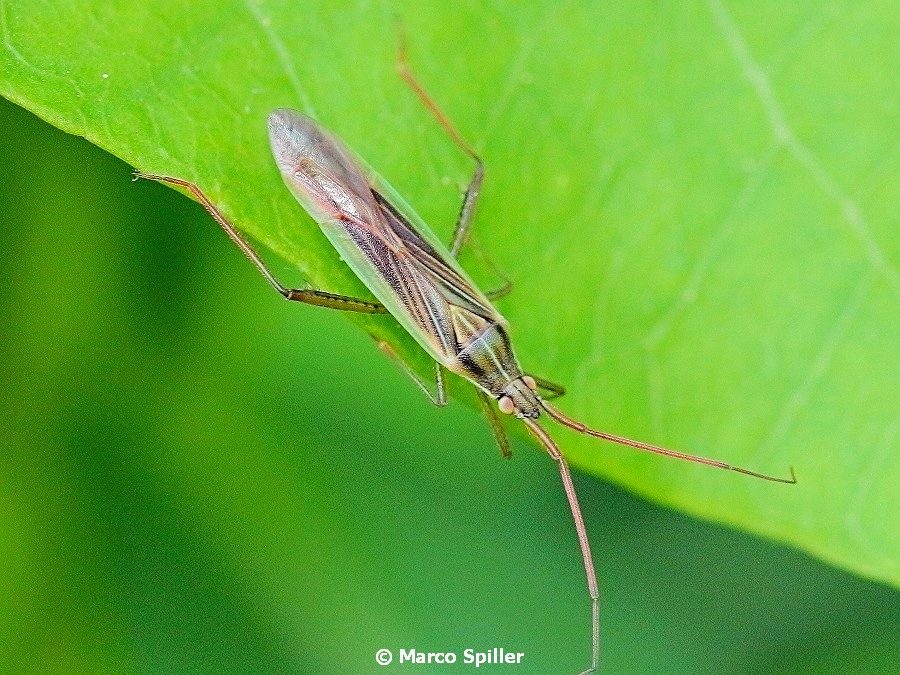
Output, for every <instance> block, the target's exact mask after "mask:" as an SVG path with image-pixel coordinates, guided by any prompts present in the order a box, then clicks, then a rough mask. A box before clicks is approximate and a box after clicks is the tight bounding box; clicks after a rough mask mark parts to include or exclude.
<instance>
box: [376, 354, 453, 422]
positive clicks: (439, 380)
mask: <svg viewBox="0 0 900 675" xmlns="http://www.w3.org/2000/svg"><path fill="white" fill-rule="evenodd" d="M378 348H379V349H380V350H381V351H383V352H384V353H385V354H387V355H388V356H390V357H391V358H392V359H393V360H394V361H396V362H397V365H399V366H400V367H401V368H402V369H403V372H404V373H406V374H407V375H409V377H410V379H411V380H412V381H413V382H415V383H416V386H417V387H418V388H419V389H421V390H422V391H423V392H424V393H425V395H426V396H427V397H428V400H429V401H431V402H432V403H434V404H435V405H436V406H437V407H438V408H443V407H444V406H445V405H447V392H446V391H445V390H444V373H443V371H442V370H441V364H440V363H438V362H437V361H435V362H434V380H435V384H436V385H437V395H436V396H435V395H434V394H432V393H431V390H430V389H429V388H428V383H427V382H426V381H425V380H423V379H422V378H421V377H420V376H419V374H418V373H417V372H416V371H415V370H413V369H412V368H411V367H410V366H409V364H408V363H407V362H406V361H404V360H403V359H401V358H400V356H399V355H398V354H397V352H396V351H394V348H393V347H391V346H390V345H389V344H388V343H387V342H385V341H384V340H378Z"/></svg>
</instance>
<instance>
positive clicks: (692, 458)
mask: <svg viewBox="0 0 900 675" xmlns="http://www.w3.org/2000/svg"><path fill="white" fill-rule="evenodd" d="M541 407H542V408H543V409H544V410H545V411H546V412H547V414H548V415H550V417H552V418H553V419H555V420H556V421H557V422H559V423H560V424H562V425H564V426H567V427H569V428H570V429H574V430H575V431H577V432H579V433H582V434H585V435H587V436H594V437H595V438H603V439H606V440H607V441H612V442H613V443H619V444H621V445H627V446H630V447H632V448H638V449H639V450H647V451H649V452H655V453H656V454H657V455H665V456H666V457H675V458H676V459H684V460H687V461H689V462H697V463H698V464H706V465H707V466H714V467H716V468H719V469H726V470H728V471H737V472H738V473H743V474H746V475H747V476H753V477H754V478H762V479H763V480H770V481H773V482H775V483H789V484H791V485H793V484H794V483H796V482H797V476H796V475H794V467H791V477H790V478H779V477H777V476H769V475H767V474H764V473H757V472H756V471H750V469H743V468H741V467H739V466H733V465H731V464H726V463H725V462H720V461H718V460H715V459H708V458H706V457H698V456H697V455H689V454H687V453H686V452H678V451H676V450H668V449H666V448H660V447H658V446H656V445H650V444H649V443H641V442H640V441H633V440H631V439H630V438H623V437H622V436H615V435H614V434H608V433H606V432H605V431H597V430H596V429H591V428H590V427H588V426H587V425H585V424H582V423H581V422H579V421H578V420H573V419H572V418H571V417H568V416H567V415H565V414H563V413H562V412H560V410H559V409H558V408H555V407H554V406H552V405H550V404H549V403H547V402H546V401H544V400H541Z"/></svg>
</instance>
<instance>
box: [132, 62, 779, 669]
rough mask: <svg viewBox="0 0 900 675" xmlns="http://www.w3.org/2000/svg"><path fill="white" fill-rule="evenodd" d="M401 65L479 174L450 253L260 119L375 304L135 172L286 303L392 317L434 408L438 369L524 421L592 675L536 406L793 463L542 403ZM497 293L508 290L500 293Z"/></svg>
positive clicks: (596, 648)
mask: <svg viewBox="0 0 900 675" xmlns="http://www.w3.org/2000/svg"><path fill="white" fill-rule="evenodd" d="M398 68H399V70H400V73H401V75H402V76H403V77H404V79H405V80H406V81H407V83H408V84H409V85H410V87H411V88H412V89H413V91H414V92H415V93H416V94H417V96H418V97H419V98H420V99H421V100H422V102H423V103H424V104H425V105H426V107H428V109H429V110H430V111H431V112H432V114H433V115H434V116H435V117H436V119H437V121H438V122H439V123H440V124H441V126H442V127H443V128H444V129H445V130H446V132H447V133H448V134H449V136H450V137H451V138H452V139H453V141H454V142H455V143H456V145H457V146H458V147H459V148H460V149H461V150H462V151H463V152H465V153H466V154H467V155H469V157H471V158H472V159H473V160H474V162H475V172H474V174H473V177H472V179H471V181H470V183H469V185H468V188H467V189H466V192H465V196H464V197H463V202H462V207H461V209H460V213H459V217H458V219H457V223H456V228H455V232H454V235H453V240H452V243H451V244H450V247H449V248H447V247H445V246H444V245H443V244H442V243H441V241H440V240H439V239H438V238H437V237H436V236H435V235H434V234H433V233H432V232H431V230H430V229H429V228H428V226H427V225H426V224H425V223H424V222H423V221H422V220H421V218H419V217H418V216H417V215H416V214H415V212H414V211H413V210H412V209H411V208H409V207H408V206H407V205H406V203H405V202H404V201H403V200H402V199H401V198H400V197H399V196H398V195H397V194H396V193H395V192H394V191H393V190H392V189H391V188H390V186H389V185H388V184H387V183H386V182H384V181H383V180H382V179H381V178H379V177H378V176H377V175H376V174H375V173H374V172H373V171H371V170H370V169H369V168H368V167H367V165H366V164H365V163H364V162H362V161H361V160H360V159H358V158H357V157H356V156H355V155H354V154H353V153H352V152H351V151H350V150H349V149H348V148H347V147H346V146H345V145H344V144H343V143H342V142H341V141H340V140H339V139H338V138H337V137H336V136H334V135H333V134H331V133H329V132H328V131H326V130H325V129H323V128H322V127H321V126H320V125H319V123H318V122H316V121H315V120H313V119H312V118H310V117H308V116H306V115H304V114H302V113H299V112H296V111H293V110H289V109H279V110H275V111H274V112H272V113H271V115H269V119H268V128H269V139H270V143H271V148H272V153H273V155H274V158H275V161H276V163H277V165H278V167H279V169H280V171H281V175H282V178H283V179H284V182H285V183H286V185H287V187H288V188H289V189H290V191H291V192H292V193H293V195H294V196H295V197H296V198H297V200H298V201H299V202H300V204H301V205H302V206H303V208H304V209H305V210H306V211H307V212H308V213H309V214H310V215H311V216H312V217H313V219H315V220H316V222H317V223H318V224H319V225H320V226H321V228H322V231H323V232H324V233H325V235H326V236H327V237H328V239H329V240H330V241H331V243H332V244H333V245H334V247H335V248H336V249H337V251H338V252H339V253H340V256H341V258H342V259H343V260H344V261H345V262H346V263H347V264H348V265H349V266H350V268H351V269H352V270H353V272H355V273H356V275H357V276H358V277H359V278H360V280H361V281H362V282H363V283H364V284H365V285H366V287H367V288H368V289H369V290H370V291H371V292H372V294H373V295H374V296H375V298H376V299H377V301H371V300H365V299H360V298H352V297H346V296H342V295H337V294H334V293H329V292H326V291H322V290H318V289H313V288H300V289H292V288H287V287H285V286H284V285H282V284H281V283H280V282H279V281H278V280H277V279H276V278H275V276H274V275H273V274H272V273H271V271H270V270H269V269H268V267H267V266H266V264H265V263H264V262H263V260H262V258H260V256H259V255H258V254H257V253H256V251H255V250H254V249H253V248H252V247H251V245H250V244H249V243H248V241H247V240H246V239H245V238H244V237H243V235H241V234H240V233H239V232H238V231H237V230H236V229H235V227H234V226H233V225H232V224H231V223H230V222H229V221H228V220H227V219H226V218H225V216H224V215H222V213H221V212H220V211H219V210H218V209H217V208H216V207H215V205H214V204H213V203H212V202H211V201H210V200H209V199H208V198H207V197H206V196H205V195H204V194H203V192H202V191H201V190H200V188H199V187H197V186H196V185H194V184H193V183H190V182H188V181H186V180H182V179H180V178H173V177H170V176H160V175H155V174H148V173H143V172H137V173H136V176H137V177H142V178H150V179H153V180H158V181H161V182H165V183H169V184H171V185H175V186H179V187H182V188H184V189H186V190H188V191H189V192H191V193H192V194H193V195H194V196H195V197H196V198H197V199H198V200H199V201H200V203H201V204H202V205H203V206H204V207H205V208H206V210H207V211H209V213H210V214H211V215H212V216H213V218H215V220H216V221H217V222H218V223H219V225H221V226H222V228H223V229H224V230H225V232H226V233H227V234H228V236H229V237H230V238H231V239H232V241H234V243H235V244H237V246H238V247H239V248H240V249H241V250H242V251H243V252H244V253H245V254H246V255H247V257H248V258H250V260H251V261H252V262H253V264H254V265H256V267H257V268H258V269H259V271H260V272H261V273H262V275H263V276H264V277H265V278H266V280H268V282H269V283H270V284H271V285H272V286H273V287H274V288H275V290H276V291H278V292H279V293H280V294H281V295H282V296H284V297H285V298H286V299H288V300H294V301H299V302H304V303H308V304H312V305H319V306H322V307H330V308H333V309H339V310H343V311H349V312H362V313H369V314H390V315H391V316H392V317H393V318H394V319H396V320H397V322H399V323H400V325H401V326H403V328H404V329H406V331H407V332H409V334H410V335H411V336H412V337H413V338H414V339H415V340H416V342H418V344H419V345H420V346H421V347H422V349H424V350H425V351H426V352H427V353H428V354H429V356H430V357H431V358H432V359H433V360H434V362H435V385H436V394H434V395H432V393H431V391H430V389H429V384H428V383H426V382H425V381H424V380H423V379H422V378H420V377H419V376H418V374H416V373H415V372H414V371H413V370H412V368H410V367H409V366H407V365H406V364H405V363H404V362H403V361H402V360H400V359H399V357H397V355H396V354H395V353H394V352H393V349H392V348H391V347H390V346H389V345H387V344H386V343H381V344H380V346H381V347H382V349H383V350H384V351H385V352H387V353H388V354H389V355H391V356H393V357H394V358H396V359H397V361H398V363H399V364H400V365H401V367H403V368H404V369H405V370H406V372H407V373H408V374H409V375H410V376H411V377H412V378H413V380H414V381H415V382H416V384H417V385H418V386H419V387H420V388H421V389H422V390H423V391H424V392H425V393H426V394H427V395H428V397H429V398H430V399H431V400H432V402H433V403H435V404H436V405H438V406H443V405H445V404H446V403H447V399H446V394H445V390H444V375H443V372H444V371H445V370H446V371H449V372H451V373H454V374H456V375H458V376H460V377H462V378H464V379H466V380H468V381H469V382H471V383H472V384H474V385H475V389H476V391H477V393H478V396H479V400H480V401H481V403H482V407H483V409H484V411H485V414H486V416H487V418H488V420H489V422H490V425H491V428H492V430H493V433H494V436H495V438H496V439H497V442H498V444H499V445H500V448H501V450H502V451H503V453H504V454H505V455H507V456H508V455H509V454H510V451H509V441H508V440H507V438H506V435H505V432H504V429H503V425H502V423H501V419H500V416H499V415H498V414H497V412H498V411H499V412H500V413H503V414H506V415H513V416H515V417H516V418H518V419H519V420H521V421H522V423H523V424H524V425H525V426H526V427H527V429H528V431H529V432H531V434H532V435H533V436H534V437H535V438H536V439H537V440H538V442H539V443H540V444H541V445H542V446H543V448H544V449H545V450H546V451H547V453H548V454H549V455H550V457H551V458H552V459H553V460H554V461H555V462H556V464H557V466H558V468H559V472H560V475H561V477H562V483H563V487H564V489H565V493H566V497H567V499H568V502H569V507H570V509H571V512H572V518H573V520H574V523H575V530H576V533H577V535H578V541H579V545H580V548H581V555H582V559H583V562H584V568H585V574H586V578H587V586H588V595H589V596H590V601H591V665H590V667H589V668H587V669H586V670H585V671H584V673H591V672H594V671H595V670H596V669H597V668H598V665H599V658H600V627H599V626H600V624H599V614H600V603H599V592H598V586H597V576H596V573H595V571H594V563H593V560H592V557H591V549H590V543H589V541H588V536H587V531H586V529H585V525H584V519H583V518H582V516H581V509H580V507H579V504H578V498H577V496H576V494H575V487H574V485H573V483H572V476H571V472H570V471H569V466H568V464H567V463H566V460H565V458H564V456H563V454H562V452H561V451H560V449H559V447H558V446H557V444H556V443H555V441H554V440H553V439H552V438H551V436H550V435H549V433H548V432H547V431H546V430H545V429H544V427H543V426H542V425H541V424H540V423H538V418H539V417H540V416H541V415H542V414H543V413H546V414H547V415H548V416H549V417H550V418H551V419H553V420H555V421H556V422H558V423H560V424H562V425H564V426H566V427H569V428H570V429H574V430H575V431H578V432H580V433H583V434H586V435H588V436H594V437H597V438H602V439H606V440H609V441H613V442H615V443H620V444H623V445H628V446H631V447H634V448H639V449H642V450H648V451H650V452H654V453H657V454H660V455H666V456H669V457H676V458H679V459H684V460H689V461H692V462H698V463H701V464H706V465H709V466H714V467H718V468H721V469H728V470H731V471H736V472H739V473H743V474H747V475H749V476H753V477H756V478H762V479H764V480H769V481H775V482H779V483H796V478H795V476H794V473H793V469H792V470H791V477H790V478H778V477H774V476H768V475H765V474H761V473H757V472H755V471H750V470H748V469H743V468H740V467H737V466H732V465H730V464H726V463H724V462H720V461H717V460H713V459H707V458H704V457H698V456H695V455H689V454H686V453H682V452H676V451H674V450H667V449H665V448H660V447H657V446H654V445H649V444H646V443H641V442H638V441H633V440H631V439H628V438H622V437H620V436H614V435H612V434H608V433H605V432H602V431H597V430H595V429H591V428H589V427H587V426H586V425H584V424H582V423H581V422H578V421H576V420H574V419H572V418H570V417H568V416H567V415H565V414H564V413H563V412H562V411H560V410H559V409H558V408H556V407H555V406H553V405H552V404H550V403H549V402H548V400H547V399H548V398H550V397H551V396H549V395H545V396H542V395H541V394H540V393H539V391H540V390H541V389H543V390H545V391H547V392H549V393H550V394H555V395H560V394H562V393H563V392H564V390H563V389H562V387H559V386H558V385H554V384H552V383H550V382H547V381H545V380H543V379H541V378H537V377H534V376H531V375H528V374H526V373H525V371H523V370H522V368H521V366H520V365H519V362H518V360H517V359H516V356H515V354H514V352H513V348H512V343H511V341H510V337H509V327H508V324H507V322H506V320H505V319H504V318H503V316H502V315H501V314H500V312H498V311H497V309H496V308H495V307H494V306H493V304H492V303H491V297H489V296H490V295H491V294H487V293H484V292H482V291H481V290H479V288H478V287H477V286H476V285H475V283H474V282H473V281H472V280H471V278H470V277H469V276H468V274H466V272H465V271H464V270H463V269H462V267H461V266H460V265H459V263H458V262H457V260H456V256H457V254H458V253H459V251H460V249H461V248H462V247H463V245H464V244H465V243H466V239H467V237H468V234H469V230H470V225H471V222H472V216H473V214H474V210H475V205H476V202H477V200H478V195H479V192H480V189H481V184H482V181H483V179H484V164H483V162H482V160H481V158H480V157H479V156H478V154H476V153H475V151H474V150H473V149H472V148H471V147H470V146H469V145H468V144H467V143H466V142H465V141H464V140H463V138H462V136H461V135H460V134H459V133H457V131H456V129H455V128H454V127H453V125H452V124H451V123H450V121H449V120H448V119H447V118H446V117H445V116H444V114H443V113H442V112H441V110H440V109H439V108H438V106H437V105H436V104H435V103H434V102H433V100H432V99H431V98H430V96H429V95H428V93H427V92H426V91H425V90H424V89H423V87H422V86H421V85H420V84H419V82H418V81H417V80H416V79H415V77H414V76H413V75H412V73H411V72H410V70H409V68H408V67H407V65H406V58H405V50H404V48H403V47H401V51H400V58H399V61H398ZM505 290H508V289H501V292H503V291H505ZM499 294H500V293H497V294H494V297H496V296H497V295H499ZM495 402H496V405H495Z"/></svg>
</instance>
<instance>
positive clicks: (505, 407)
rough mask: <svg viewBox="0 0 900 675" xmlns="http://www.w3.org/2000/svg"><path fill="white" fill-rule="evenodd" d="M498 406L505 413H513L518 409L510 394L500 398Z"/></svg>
mask: <svg viewBox="0 0 900 675" xmlns="http://www.w3.org/2000/svg"><path fill="white" fill-rule="evenodd" d="M497 407H499V408H500V412H502V413H503V414H505V415H512V414H513V413H514V412H515V411H516V404H515V403H513V400H512V399H511V398H510V397H509V396H501V397H500V400H499V401H497Z"/></svg>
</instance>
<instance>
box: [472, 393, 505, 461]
mask: <svg viewBox="0 0 900 675" xmlns="http://www.w3.org/2000/svg"><path fill="white" fill-rule="evenodd" d="M475 391H476V393H477V394H478V400H479V401H481V407H482V409H483V410H484V415H485V417H487V419H488V422H489V423H490V425H491V431H493V432H494V440H495V441H497V445H498V446H500V452H502V453H503V456H504V457H506V459H509V458H510V457H512V450H511V449H510V447H509V437H508V436H507V435H506V430H505V429H504V428H503V423H502V422H501V421H500V416H499V415H498V414H497V408H496V404H495V403H494V401H493V400H492V399H491V397H490V396H488V395H487V394H485V393H484V392H483V391H481V389H478V388H476V389H475Z"/></svg>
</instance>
